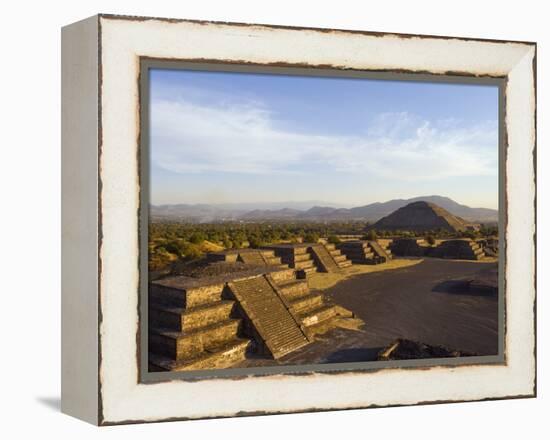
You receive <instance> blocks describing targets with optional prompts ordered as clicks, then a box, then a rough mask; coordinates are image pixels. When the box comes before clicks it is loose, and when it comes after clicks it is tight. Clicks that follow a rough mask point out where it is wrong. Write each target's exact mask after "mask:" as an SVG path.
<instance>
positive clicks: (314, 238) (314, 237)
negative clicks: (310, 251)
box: [304, 232, 319, 243]
mask: <svg viewBox="0 0 550 440" xmlns="http://www.w3.org/2000/svg"><path fill="white" fill-rule="evenodd" d="M318 241H319V234H317V233H316V232H308V233H307V234H305V235H304V243H317V242H318Z"/></svg>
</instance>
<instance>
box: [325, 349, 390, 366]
mask: <svg viewBox="0 0 550 440" xmlns="http://www.w3.org/2000/svg"><path fill="white" fill-rule="evenodd" d="M382 348H383V347H375V348H345V349H342V350H338V351H335V352H334V353H331V354H330V355H329V356H328V357H327V358H326V359H324V361H323V362H326V363H338V362H366V361H375V360H377V357H378V352H379V351H380V350H382Z"/></svg>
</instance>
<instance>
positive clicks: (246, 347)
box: [62, 15, 536, 425]
mask: <svg viewBox="0 0 550 440" xmlns="http://www.w3.org/2000/svg"><path fill="white" fill-rule="evenodd" d="M62 55H63V59H62V75H63V78H62V93H63V96H62V105H63V110H62V113H63V114H62V122H63V126H62V143H63V145H62V153H63V154H62V161H63V163H62V172H63V175H62V188H63V195H62V201H63V211H62V219H63V244H62V251H63V252H62V253H63V260H62V267H63V273H62V281H63V292H62V319H63V322H62V409H63V411H64V412H66V413H67V414H70V415H73V416H75V417H78V418H81V419H83V420H86V421H88V422H91V423H94V424H98V425H111V424H122V423H136V422H157V421H165V420H166V421H168V420H186V419H198V418H213V417H233V416H246V415H255V414H276V413H292V412H304V411H321V410H334V409H348V408H369V407H380V406H396V405H416V404H423V403H441V402H460V401H479V400H491V399H505V398H518V397H534V396H535V395H536V345H535V341H536V335H535V313H536V308H535V304H536V302H535V301H536V297H535V258H536V254H535V237H536V222H535V204H536V176H535V158H536V124H535V116H536V45H535V43H531V42H515V41H514V42H512V41H492V40H481V39H479V40H477V39H466V38H457V37H435V36H421V35H401V34H381V33H376V32H366V31H346V30H328V29H311V28H290V27H283V26H265V25H249V24H239V23H214V22H197V21H188V20H174V19H160V18H143V17H125V16H111V15H99V16H95V17H91V18H89V19H86V20H83V21H81V22H78V23H75V24H72V25H69V26H66V27H65V28H63V32H62Z"/></svg>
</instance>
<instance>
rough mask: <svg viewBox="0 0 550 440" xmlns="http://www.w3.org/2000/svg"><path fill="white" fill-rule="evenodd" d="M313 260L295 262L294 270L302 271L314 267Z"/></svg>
mask: <svg viewBox="0 0 550 440" xmlns="http://www.w3.org/2000/svg"><path fill="white" fill-rule="evenodd" d="M313 264H314V263H313V260H311V259H310V260H304V261H297V262H294V268H295V269H296V270H301V269H307V268H308V267H313Z"/></svg>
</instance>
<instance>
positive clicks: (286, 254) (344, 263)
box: [267, 243, 351, 278]
mask: <svg viewBox="0 0 550 440" xmlns="http://www.w3.org/2000/svg"><path fill="white" fill-rule="evenodd" d="M267 249H270V250H273V251H274V252H275V255H276V256H278V257H279V258H280V259H281V261H282V262H283V263H285V264H288V266H289V267H291V268H293V269H296V272H297V276H298V277H299V278H307V277H308V276H309V275H311V274H313V273H315V272H328V273H330V272H337V271H339V270H340V269H343V268H345V267H349V266H351V261H349V260H348V259H347V258H346V256H345V255H342V252H341V251H340V250H339V249H336V247H335V246H334V245H333V244H321V243H290V244H276V245H271V246H268V247H267Z"/></svg>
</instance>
